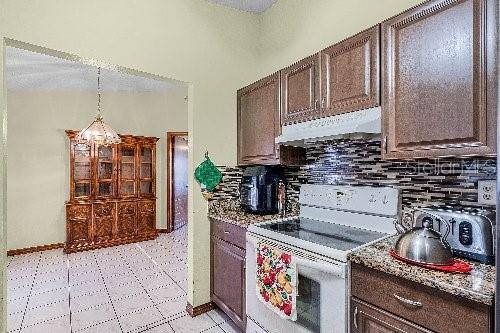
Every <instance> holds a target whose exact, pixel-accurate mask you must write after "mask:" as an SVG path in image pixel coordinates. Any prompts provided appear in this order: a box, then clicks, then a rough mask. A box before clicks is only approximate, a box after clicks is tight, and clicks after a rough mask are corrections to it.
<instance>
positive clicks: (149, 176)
mask: <svg viewBox="0 0 500 333" xmlns="http://www.w3.org/2000/svg"><path fill="white" fill-rule="evenodd" d="M140 161H141V166H140V172H139V173H140V193H141V196H142V197H150V196H153V195H154V183H153V176H154V172H153V171H154V170H153V149H152V148H151V147H147V146H146V147H144V146H143V147H142V148H141V158H140Z"/></svg>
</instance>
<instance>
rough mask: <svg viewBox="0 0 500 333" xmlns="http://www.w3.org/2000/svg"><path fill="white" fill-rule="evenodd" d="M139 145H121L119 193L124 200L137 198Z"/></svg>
mask: <svg viewBox="0 0 500 333" xmlns="http://www.w3.org/2000/svg"><path fill="white" fill-rule="evenodd" d="M137 155H138V154H137V145H136V144H130V143H121V144H120V145H119V157H118V163H119V169H118V178H119V179H118V192H119V196H121V197H124V198H131V197H137V176H138V172H137V170H138V167H137V165H138V156H137Z"/></svg>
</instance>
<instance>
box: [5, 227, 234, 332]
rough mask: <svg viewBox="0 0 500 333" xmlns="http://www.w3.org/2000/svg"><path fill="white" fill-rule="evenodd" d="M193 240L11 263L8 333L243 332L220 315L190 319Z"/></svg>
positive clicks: (179, 234) (42, 255)
mask: <svg viewBox="0 0 500 333" xmlns="http://www.w3.org/2000/svg"><path fill="white" fill-rule="evenodd" d="M186 234H187V230H186V228H183V229H180V230H177V231H175V232H173V233H172V234H162V235H160V236H159V237H158V238H157V239H156V240H153V241H147V242H141V243H136V244H129V245H123V246H118V247H113V248H106V249H100V250H95V251H87V252H80V253H75V254H69V255H66V254H64V253H63V252H62V250H53V251H45V252H39V253H33V254H27V255H21V256H15V257H9V260H8V266H7V275H8V282H7V298H8V304H7V311H8V320H7V325H8V332H13V333H14V332H15V333H28V332H36V333H39V332H40V333H45V332H49V333H67V332H89V333H90V332H99V333H100V332H102V333H113V332H151V333H156V332H166V333H169V332H170V333H172V332H175V333H184V332H186V333H187V332H190V333H198V332H206V333H234V332H236V330H235V329H234V325H233V324H232V323H231V322H230V321H229V319H228V317H227V316H226V315H225V314H223V313H222V312H220V311H218V310H214V311H211V312H209V313H208V314H204V315H201V316H198V317H196V318H191V317H190V316H188V315H187V313H186V312H185V307H186V299H185V295H186V282H187V280H186V274H187V265H186V256H187V246H186V244H187V240H186Z"/></svg>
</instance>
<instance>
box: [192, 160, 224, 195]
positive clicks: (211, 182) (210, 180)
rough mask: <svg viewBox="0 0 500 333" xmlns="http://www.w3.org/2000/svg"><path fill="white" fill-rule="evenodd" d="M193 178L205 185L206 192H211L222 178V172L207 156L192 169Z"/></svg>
mask: <svg viewBox="0 0 500 333" xmlns="http://www.w3.org/2000/svg"><path fill="white" fill-rule="evenodd" d="M194 178H195V179H196V180H197V181H198V182H199V183H200V184H201V186H202V187H205V188H206V190H207V191H208V192H213V191H214V190H215V188H216V187H217V185H219V183H220V182H221V180H222V173H221V172H220V171H219V169H217V167H216V166H215V164H213V163H212V161H211V160H210V158H209V157H206V158H205V160H204V161H203V162H201V163H200V165H198V167H197V168H196V170H195V171H194Z"/></svg>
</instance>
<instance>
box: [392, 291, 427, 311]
mask: <svg viewBox="0 0 500 333" xmlns="http://www.w3.org/2000/svg"><path fill="white" fill-rule="evenodd" d="M393 296H394V297H395V298H396V299H397V300H398V301H400V302H401V303H404V304H407V305H410V306H413V307H416V308H421V307H422V303H421V302H419V301H412V300H411V299H408V298H404V297H401V296H399V295H398V294H394V295H393Z"/></svg>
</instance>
